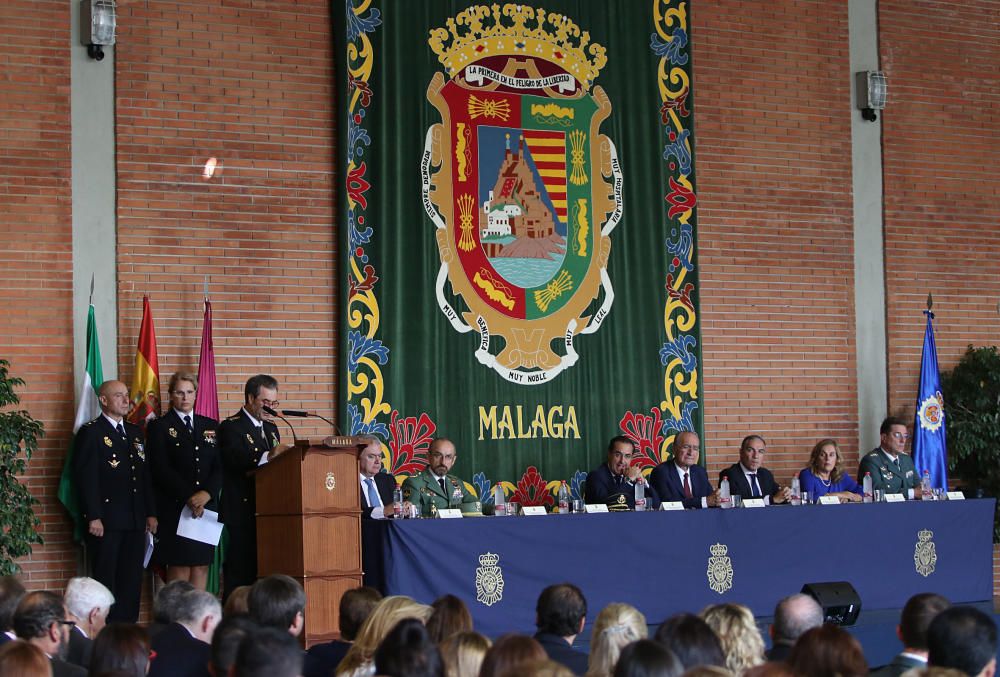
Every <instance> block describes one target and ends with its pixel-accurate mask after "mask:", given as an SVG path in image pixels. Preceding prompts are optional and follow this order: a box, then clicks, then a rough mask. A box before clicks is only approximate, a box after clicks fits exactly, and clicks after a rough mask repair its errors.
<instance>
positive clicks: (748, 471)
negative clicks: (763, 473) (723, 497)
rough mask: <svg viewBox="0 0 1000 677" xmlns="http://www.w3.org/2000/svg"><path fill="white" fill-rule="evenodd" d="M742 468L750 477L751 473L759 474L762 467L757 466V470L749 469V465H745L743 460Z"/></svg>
mask: <svg viewBox="0 0 1000 677" xmlns="http://www.w3.org/2000/svg"><path fill="white" fill-rule="evenodd" d="M740 470H742V471H743V474H744V475H746V476H747V477H750V475H757V474H758V473H759V472H760V468H757V469H756V470H748V469H747V467H746V466H745V465H743V462H742V461H741V462H740Z"/></svg>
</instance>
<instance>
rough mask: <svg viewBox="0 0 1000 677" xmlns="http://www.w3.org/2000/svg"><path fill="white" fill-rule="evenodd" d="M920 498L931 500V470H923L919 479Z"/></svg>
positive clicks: (932, 494) (932, 492)
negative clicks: (922, 474)
mask: <svg viewBox="0 0 1000 677" xmlns="http://www.w3.org/2000/svg"><path fill="white" fill-rule="evenodd" d="M920 500H922V501H933V500H934V490H933V489H932V488H931V471H930V470H924V476H923V478H922V479H921V480H920Z"/></svg>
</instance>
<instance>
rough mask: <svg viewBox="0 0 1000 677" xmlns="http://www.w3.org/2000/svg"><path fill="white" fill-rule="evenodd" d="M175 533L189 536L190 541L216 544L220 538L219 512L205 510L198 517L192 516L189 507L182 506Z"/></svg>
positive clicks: (185, 536)
mask: <svg viewBox="0 0 1000 677" xmlns="http://www.w3.org/2000/svg"><path fill="white" fill-rule="evenodd" d="M177 535H178V536H183V537H184V538H190V539H191V540H192V541H198V542H200V543H208V544H209V545H218V544H219V539H220V538H222V524H221V523H220V522H219V513H217V512H214V511H212V510H206V511H204V512H203V513H202V514H201V517H199V518H198V519H195V518H194V515H193V514H192V512H191V508H189V507H188V506H186V505H185V506H184V509H183V510H181V519H180V521H179V522H178V523H177Z"/></svg>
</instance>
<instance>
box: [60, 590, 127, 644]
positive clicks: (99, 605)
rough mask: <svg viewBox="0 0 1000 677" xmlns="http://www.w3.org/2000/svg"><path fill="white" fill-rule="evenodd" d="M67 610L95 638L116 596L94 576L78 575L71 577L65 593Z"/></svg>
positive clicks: (88, 634)
mask: <svg viewBox="0 0 1000 677" xmlns="http://www.w3.org/2000/svg"><path fill="white" fill-rule="evenodd" d="M63 601H64V602H65V603H66V611H67V612H68V613H69V615H70V616H71V617H72V619H73V620H74V621H76V624H77V626H79V627H80V629H81V630H83V631H84V632H85V633H86V634H87V637H90V638H93V637H96V636H97V633H99V632H100V631H101V629H102V628H104V624H105V623H106V622H107V619H108V612H109V611H111V605H112V604H114V603H115V596H114V595H112V594H111V591H110V590H108V589H107V588H106V587H104V585H103V584H102V583H100V582H98V581H95V580H94V579H93V578H88V577H86V576H78V577H76V578H71V579H69V583H67V584H66V592H65V593H63Z"/></svg>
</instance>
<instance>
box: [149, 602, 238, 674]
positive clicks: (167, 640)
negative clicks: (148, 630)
mask: <svg viewBox="0 0 1000 677" xmlns="http://www.w3.org/2000/svg"><path fill="white" fill-rule="evenodd" d="M174 616H175V618H176V619H177V620H176V621H174V622H173V623H171V624H170V625H168V626H167V627H166V628H164V629H163V630H162V631H160V632H159V633H158V634H157V635H156V637H154V638H153V642H152V644H153V651H155V652H156V660H155V661H153V663H152V665H151V666H150V669H149V675H150V677H173V676H174V675H184V676H185V677H209V672H208V664H209V663H210V662H211V657H212V648H211V643H212V636H213V635H214V634H215V627H216V626H217V625H218V624H219V621H220V620H222V605H221V604H219V600H218V599H217V598H216V597H215V595H213V594H211V593H208V592H205V591H204V590H191V591H190V592H187V593H185V594H183V595H181V597H180V599H178V600H177V605H176V607H175V613H174Z"/></svg>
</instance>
